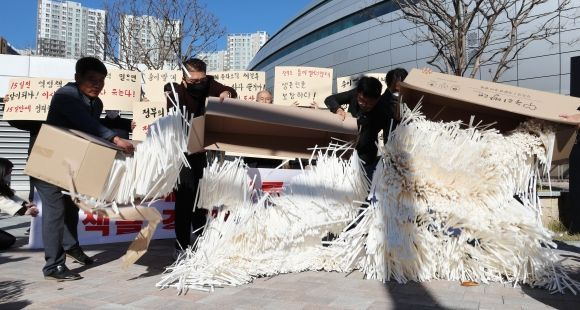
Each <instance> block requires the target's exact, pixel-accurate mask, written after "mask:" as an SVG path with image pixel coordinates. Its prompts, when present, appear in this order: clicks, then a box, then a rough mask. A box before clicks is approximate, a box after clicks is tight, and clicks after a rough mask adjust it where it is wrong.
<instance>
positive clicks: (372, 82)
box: [356, 76, 383, 99]
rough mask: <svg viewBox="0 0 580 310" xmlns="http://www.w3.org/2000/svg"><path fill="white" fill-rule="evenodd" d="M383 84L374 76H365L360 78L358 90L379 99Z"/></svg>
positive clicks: (369, 96) (368, 96) (362, 93)
mask: <svg viewBox="0 0 580 310" xmlns="http://www.w3.org/2000/svg"><path fill="white" fill-rule="evenodd" d="M382 90H383V85H382V84H381V82H380V81H379V80H377V79H376V78H374V77H369V76H363V77H361V78H360V79H359V80H358V83H357V85H356V92H357V93H358V94H361V95H363V97H365V98H372V99H377V98H379V97H380V96H381V92H382Z"/></svg>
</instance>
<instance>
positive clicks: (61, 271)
mask: <svg viewBox="0 0 580 310" xmlns="http://www.w3.org/2000/svg"><path fill="white" fill-rule="evenodd" d="M44 278H45V279H46V280H56V281H59V282H61V281H74V280H79V279H82V278H83V277H81V275H79V274H78V273H74V272H72V271H70V270H69V269H68V268H67V267H66V266H65V265H58V266H56V268H54V269H53V270H52V271H51V272H49V273H48V274H45V275H44Z"/></svg>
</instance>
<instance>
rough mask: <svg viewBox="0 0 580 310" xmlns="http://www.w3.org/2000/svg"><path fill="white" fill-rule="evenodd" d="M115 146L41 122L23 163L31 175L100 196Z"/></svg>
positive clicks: (115, 151)
mask: <svg viewBox="0 0 580 310" xmlns="http://www.w3.org/2000/svg"><path fill="white" fill-rule="evenodd" d="M118 150H119V149H118V148H117V147H116V146H115V145H114V144H112V143H109V142H108V141H105V140H103V139H100V138H97V137H94V136H92V135H89V134H86V133H83V132H80V131H76V130H72V129H64V128H60V127H55V126H50V125H46V124H43V125H42V127H41V129H40V132H39V134H38V137H37V138H36V142H35V143H34V147H33V148H32V151H31V153H30V157H29V158H28V162H27V163H26V168H25V170H24V172H25V173H26V174H28V175H29V176H31V177H34V178H37V179H40V180H43V181H45V182H48V183H50V184H53V185H56V186H58V187H61V188H63V189H65V190H69V189H70V186H71V178H72V182H74V186H75V190H76V192H77V193H80V194H83V195H88V196H90V197H100V196H101V194H102V191H103V189H104V187H105V185H106V183H107V181H108V178H109V173H110V171H111V167H112V165H113V161H114V159H115V156H117V153H118Z"/></svg>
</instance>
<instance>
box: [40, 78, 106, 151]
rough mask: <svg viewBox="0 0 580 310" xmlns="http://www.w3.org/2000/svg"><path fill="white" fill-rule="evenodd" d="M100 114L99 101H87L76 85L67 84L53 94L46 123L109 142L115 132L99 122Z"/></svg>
mask: <svg viewBox="0 0 580 310" xmlns="http://www.w3.org/2000/svg"><path fill="white" fill-rule="evenodd" d="M102 112H103V102H102V101H101V99H99V98H95V99H93V100H88V98H87V97H86V96H84V95H83V94H82V93H81V92H80V90H79V88H78V85H77V83H68V84H66V85H65V86H63V87H61V88H60V89H59V90H57V91H56V92H55V93H54V96H53V97H52V100H51V102H50V109H49V110H48V116H47V118H46V123H47V124H49V125H54V126H59V127H64V128H69V129H76V130H80V131H83V132H86V133H89V134H92V135H94V136H97V137H101V138H103V139H106V140H111V139H112V138H113V137H114V136H115V132H114V131H112V130H110V129H109V128H107V127H105V126H103V125H102V124H101V123H100V122H99V118H100V117H101V113H102Z"/></svg>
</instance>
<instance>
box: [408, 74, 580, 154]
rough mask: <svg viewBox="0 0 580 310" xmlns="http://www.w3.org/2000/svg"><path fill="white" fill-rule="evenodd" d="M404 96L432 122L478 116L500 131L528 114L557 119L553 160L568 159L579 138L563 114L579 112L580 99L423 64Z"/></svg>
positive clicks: (525, 117) (550, 119)
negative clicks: (469, 76) (431, 67)
mask: <svg viewBox="0 0 580 310" xmlns="http://www.w3.org/2000/svg"><path fill="white" fill-rule="evenodd" d="M401 95H402V100H403V101H404V102H405V103H406V104H407V105H409V107H411V108H413V107H414V106H415V105H417V103H418V102H419V101H421V105H422V108H421V111H422V112H423V113H424V114H425V115H426V116H427V117H428V118H429V119H431V120H433V121H457V120H461V121H463V122H464V123H466V124H468V123H469V121H470V118H471V116H474V117H475V123H478V122H481V123H482V124H491V123H495V125H494V127H495V128H497V129H499V130H501V131H502V132H506V131H510V130H513V129H515V128H516V127H517V126H518V125H519V124H520V123H521V122H522V121H525V120H527V119H530V118H537V119H542V120H547V121H550V122H553V123H555V124H557V132H556V145H555V146H554V154H553V158H552V159H553V162H554V163H561V162H565V161H567V158H568V156H569V154H570V150H571V148H572V145H573V144H574V140H575V137H576V128H575V127H574V126H573V125H572V124H573V123H572V122H569V121H566V120H564V119H562V118H560V117H559V115H561V114H575V113H578V111H577V109H578V108H579V107H580V98H574V97H569V96H563V95H559V94H554V93H548V92H542V91H537V90H532V89H525V88H521V87H515V86H511V85H507V84H501V83H494V82H489V81H481V80H476V79H470V78H464V77H459V76H454V75H448V74H443V73H436V72H431V71H429V70H419V69H413V70H411V72H410V73H409V75H408V76H407V78H406V79H405V82H403V83H401Z"/></svg>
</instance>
